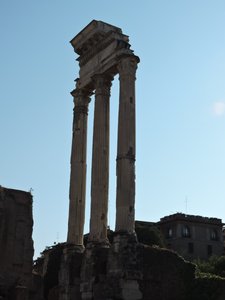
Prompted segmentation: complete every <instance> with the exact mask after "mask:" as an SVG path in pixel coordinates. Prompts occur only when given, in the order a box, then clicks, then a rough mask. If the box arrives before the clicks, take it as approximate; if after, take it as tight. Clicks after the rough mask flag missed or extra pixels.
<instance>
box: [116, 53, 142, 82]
mask: <svg viewBox="0 0 225 300" xmlns="http://www.w3.org/2000/svg"><path fill="white" fill-rule="evenodd" d="M139 61H140V60H139V58H138V57H137V56H127V57H123V58H121V59H120V61H119V63H118V66H117V68H118V72H119V75H120V78H121V77H123V76H132V77H134V78H135V74H136V70H137V64H138V63H139Z"/></svg>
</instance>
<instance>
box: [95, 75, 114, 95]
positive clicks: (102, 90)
mask: <svg viewBox="0 0 225 300" xmlns="http://www.w3.org/2000/svg"><path fill="white" fill-rule="evenodd" d="M92 80H93V82H94V87H95V96H97V95H105V96H108V97H109V96H110V89H111V86H112V80H113V76H111V75H104V74H96V75H94V76H93V77H92Z"/></svg>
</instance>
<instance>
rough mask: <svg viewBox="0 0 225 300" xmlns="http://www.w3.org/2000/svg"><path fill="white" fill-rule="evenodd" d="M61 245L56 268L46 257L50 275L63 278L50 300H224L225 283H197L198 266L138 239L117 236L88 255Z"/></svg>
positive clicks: (200, 281) (219, 280)
mask: <svg viewBox="0 0 225 300" xmlns="http://www.w3.org/2000/svg"><path fill="white" fill-rule="evenodd" d="M61 246H62V248H64V250H63V252H62V251H61V254H60V255H59V256H57V255H58V254H59V252H57V253H58V254H57V255H56V254H50V256H49V257H52V258H51V259H52V262H51V263H50V260H49V258H47V256H46V260H47V261H48V262H47V270H48V272H49V274H51V273H56V274H57V275H59V282H58V286H57V285H54V286H52V287H50V286H49V285H48V295H47V298H46V297H45V299H47V300H50V299H51V300H52V299H54V300H89V299H91V300H149V299H157V300H190V299H191V300H195V299H196V300H197V299H198V300H206V299H207V300H222V299H224V293H225V280H221V279H215V278H214V279H205V278H201V279H200V278H195V266H194V265H193V264H191V263H189V262H186V261H184V259H183V258H182V257H180V256H178V255H177V254H176V253H175V252H173V251H170V250H166V249H161V248H158V247H151V246H146V245H143V244H140V243H138V242H137V240H136V237H135V235H128V234H118V233H115V234H114V241H113V242H112V244H111V246H110V247H108V248H102V247H99V246H98V245H97V244H92V247H91V244H89V245H88V247H86V250H85V251H84V252H82V251H80V252H78V251H77V249H73V248H71V249H68V246H66V245H61ZM49 251H50V252H54V251H55V249H54V247H53V248H52V249H50V250H49ZM54 257H55V258H56V257H58V258H57V261H58V259H59V258H60V260H61V264H60V265H59V264H58V263H56V264H54V259H55V258H54ZM43 265H44V262H43ZM55 265H57V266H58V269H57V270H56V268H55ZM53 270H54V272H53ZM43 283H44V285H46V284H48V283H47V281H46V280H45V281H44V282H43ZM44 290H46V286H44ZM48 297H49V298H48ZM52 297H54V298H52ZM33 299H35V300H36V299H38V300H42V298H32V300H33Z"/></svg>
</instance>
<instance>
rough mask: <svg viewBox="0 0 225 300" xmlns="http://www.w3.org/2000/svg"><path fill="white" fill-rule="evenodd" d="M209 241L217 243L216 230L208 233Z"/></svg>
mask: <svg viewBox="0 0 225 300" xmlns="http://www.w3.org/2000/svg"><path fill="white" fill-rule="evenodd" d="M210 239H211V240H212V241H218V232H217V230H216V229H212V230H211V232H210Z"/></svg>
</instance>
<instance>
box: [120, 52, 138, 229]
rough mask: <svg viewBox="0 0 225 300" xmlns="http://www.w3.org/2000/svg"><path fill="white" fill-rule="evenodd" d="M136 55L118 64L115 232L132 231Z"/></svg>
mask: <svg viewBox="0 0 225 300" xmlns="http://www.w3.org/2000/svg"><path fill="white" fill-rule="evenodd" d="M138 62H139V60H138V58H137V57H136V56H131V57H125V58H123V59H122V60H121V61H120V62H119V65H118V70H119V80H120V99H119V121H118V145H117V166H116V167H117V170H116V172H117V194H116V231H124V232H128V233H133V232H134V204H135V79H136V78H135V73H136V68H137V63H138Z"/></svg>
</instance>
